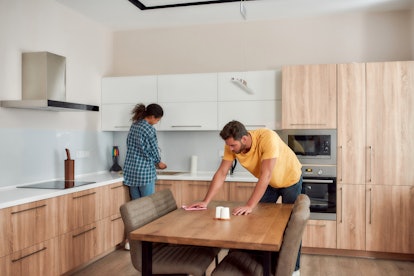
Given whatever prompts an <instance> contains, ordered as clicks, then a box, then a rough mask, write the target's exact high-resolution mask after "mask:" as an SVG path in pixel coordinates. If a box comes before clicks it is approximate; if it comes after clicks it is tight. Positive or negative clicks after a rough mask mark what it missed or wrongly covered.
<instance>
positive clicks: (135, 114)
mask: <svg viewBox="0 0 414 276" xmlns="http://www.w3.org/2000/svg"><path fill="white" fill-rule="evenodd" d="M131 114H132V119H131V120H132V121H133V122H136V121H139V120H142V119H144V118H145V117H148V116H154V117H155V118H161V117H162V116H164V110H162V107H161V106H160V105H159V104H155V103H153V104H149V105H148V106H147V107H145V105H143V104H142V103H141V104H137V105H136V106H135V107H134V109H133V110H132V112H131Z"/></svg>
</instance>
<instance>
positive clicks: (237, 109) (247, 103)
mask: <svg viewBox="0 0 414 276" xmlns="http://www.w3.org/2000/svg"><path fill="white" fill-rule="evenodd" d="M277 76H278V74H277V71H273V70H271V71H270V70H269V71H248V72H225V73H218V129H220V130H221V129H222V128H223V127H224V126H225V125H226V124H227V123H228V122H229V121H231V120H237V121H240V122H242V123H243V124H244V125H245V126H246V128H247V129H255V128H261V127H267V128H270V129H280V128H281V111H282V106H281V105H282V101H281V99H282V95H281V91H280V89H278V86H277ZM232 78H235V79H241V80H244V81H246V83H247V85H248V87H249V88H250V89H251V90H252V93H248V92H246V91H245V90H243V89H242V88H240V87H239V86H238V85H237V84H236V83H235V82H233V81H232Z"/></svg>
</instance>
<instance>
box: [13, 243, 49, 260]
mask: <svg viewBox="0 0 414 276" xmlns="http://www.w3.org/2000/svg"><path fill="white" fill-rule="evenodd" d="M46 249H47V247H43V248H42V249H39V250H37V251H35V252H32V253H30V254H27V255H24V256H22V257H20V258H17V259H14V260H12V263H15V262H18V261H21V260H23V259H25V258H27V257H30V256H32V255H34V254H37V253H39V252H42V251H45V250H46Z"/></svg>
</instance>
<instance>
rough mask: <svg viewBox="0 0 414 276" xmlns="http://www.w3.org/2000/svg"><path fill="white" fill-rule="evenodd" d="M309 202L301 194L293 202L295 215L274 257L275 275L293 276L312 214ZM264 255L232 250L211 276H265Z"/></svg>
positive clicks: (258, 252) (290, 220) (292, 216)
mask: <svg viewBox="0 0 414 276" xmlns="http://www.w3.org/2000/svg"><path fill="white" fill-rule="evenodd" d="M309 206H310V200H309V197H308V196H307V195H304V194H301V195H299V196H298V198H297V199H296V201H295V203H294V207H293V210H292V214H291V216H290V218H289V222H288V225H287V227H286V230H285V233H284V235H283V242H282V245H281V247H280V251H279V252H278V253H277V254H272V258H273V259H272V263H274V266H275V267H274V270H273V271H274V272H273V273H274V275H275V276H292V273H293V271H294V269H295V264H296V259H297V256H298V252H299V248H300V245H301V240H302V235H303V231H304V230H305V227H306V223H307V221H308V220H309V215H310V210H309ZM262 259H263V254H262V252H261V251H252V250H229V253H228V254H227V255H226V256H225V257H224V258H223V260H222V261H221V262H220V263H219V264H218V266H217V267H216V268H215V269H214V270H213V272H212V274H211V275H212V276H213V275H214V276H228V275H232V276H237V275H240V276H246V275H249V276H256V275H257V276H262V275H263V260H262Z"/></svg>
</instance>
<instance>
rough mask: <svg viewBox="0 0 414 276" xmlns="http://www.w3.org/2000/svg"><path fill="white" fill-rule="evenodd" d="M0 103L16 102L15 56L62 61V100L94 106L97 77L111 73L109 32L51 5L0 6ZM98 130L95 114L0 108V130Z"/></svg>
mask: <svg viewBox="0 0 414 276" xmlns="http://www.w3.org/2000/svg"><path fill="white" fill-rule="evenodd" d="M0 37H1V43H0V60H1V63H0V100H17V99H20V98H21V52H34V51H49V52H52V53H56V54H59V55H62V56H65V57H66V63H67V64H66V66H67V75H66V84H67V87H66V96H67V100H68V101H71V102H79V103H89V104H96V105H99V104H100V91H101V87H100V85H101V77H102V75H105V74H107V73H108V72H109V71H110V70H111V68H112V33H111V32H110V31H109V30H106V29H105V28H103V27H102V26H99V25H97V24H96V23H94V22H92V21H91V20H88V19H86V18H85V17H83V16H81V15H79V14H78V13H75V12H73V11H72V10H70V9H68V8H67V7H65V6H63V5H61V4H59V3H57V2H56V1H54V0H36V1H34V0H13V1H9V0H1V1H0ZM2 127H3V128H4V127H13V128H20V127H21V128H25V127H32V128H48V129H95V130H96V129H99V127H100V113H98V112H93V113H92V112H71V113H68V112H64V113H60V112H59V113H55V112H45V111H31V110H17V109H8V108H0V128H2Z"/></svg>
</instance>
